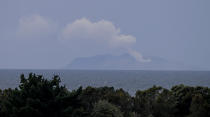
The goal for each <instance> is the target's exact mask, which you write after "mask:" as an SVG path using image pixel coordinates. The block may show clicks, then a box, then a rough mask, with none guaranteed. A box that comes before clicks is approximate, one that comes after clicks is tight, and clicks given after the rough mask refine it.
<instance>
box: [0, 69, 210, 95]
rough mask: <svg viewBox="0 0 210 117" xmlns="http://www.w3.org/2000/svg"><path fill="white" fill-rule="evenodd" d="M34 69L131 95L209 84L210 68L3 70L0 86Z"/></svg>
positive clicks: (69, 82) (11, 85)
mask: <svg viewBox="0 0 210 117" xmlns="http://www.w3.org/2000/svg"><path fill="white" fill-rule="evenodd" d="M30 72H33V73H36V74H39V75H43V76H44V77H45V78H51V77H53V75H59V76H60V77H61V80H62V84H65V85H66V87H67V88H68V89H70V90H72V89H76V88H78V87H79V86H83V87H86V86H94V87H100V86H113V87H115V88H123V89H124V90H126V91H128V92H129V93H130V94H132V95H133V94H134V93H135V91H136V90H138V89H146V88H150V87H152V86H153V85H158V86H162V87H164V88H171V87H172V86H174V85H178V84H185V85H190V86H198V85H199V86H207V87H210V71H141V70H0V88H1V89H5V88H15V87H17V86H18V85H19V80H20V79H19V76H20V74H22V73H23V74H25V75H26V76H27V75H28V73H30Z"/></svg>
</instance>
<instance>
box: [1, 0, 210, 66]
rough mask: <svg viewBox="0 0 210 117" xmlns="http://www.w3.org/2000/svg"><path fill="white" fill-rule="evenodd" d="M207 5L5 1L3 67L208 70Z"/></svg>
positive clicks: (163, 0)
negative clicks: (107, 65)
mask: <svg viewBox="0 0 210 117" xmlns="http://www.w3.org/2000/svg"><path fill="white" fill-rule="evenodd" d="M209 6H210V1H209V0H174V1H168V0H132V1H129V0H124V1H122V0H103V1H99V0H88V1H82V0H77V1H73V0H68V1H63V0H60V1H52V0H44V1H43V0H18V1H12V0H1V1H0V69H64V68H70V66H71V67H72V66H74V67H72V68H76V67H80V68H85V67H87V68H88V65H87V64H92V65H94V66H95V68H96V69H98V68H101V69H105V68H106V67H102V66H104V65H105V64H107V63H108V64H110V65H114V66H109V67H110V68H113V67H116V68H119V69H131V68H130V67H126V66H141V67H137V69H148V68H149V69H158V70H161V69H164V70H210V46H209V44H210V22H209V21H210V7H209ZM124 55H126V56H124ZM101 56H102V58H100V57H101ZM98 57H99V59H98ZM103 57H107V59H103ZM96 58H97V60H96V61H95V59H96ZM81 59H82V60H81ZM115 59H116V60H115ZM93 60H94V62H92V63H91V61H93ZM97 62H98V63H97ZM114 63H116V64H114ZM120 66H124V67H123V68H122V67H120ZM163 66H164V67H163ZM135 69H136V67H135Z"/></svg>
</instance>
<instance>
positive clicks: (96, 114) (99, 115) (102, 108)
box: [92, 100, 123, 117]
mask: <svg viewBox="0 0 210 117" xmlns="http://www.w3.org/2000/svg"><path fill="white" fill-rule="evenodd" d="M92 116H93V117H123V116H122V113H121V112H120V110H119V109H118V108H117V107H116V106H115V105H113V104H111V103H109V102H108V101H105V100H100V101H98V102H97V103H96V104H95V105H94V108H93V112H92Z"/></svg>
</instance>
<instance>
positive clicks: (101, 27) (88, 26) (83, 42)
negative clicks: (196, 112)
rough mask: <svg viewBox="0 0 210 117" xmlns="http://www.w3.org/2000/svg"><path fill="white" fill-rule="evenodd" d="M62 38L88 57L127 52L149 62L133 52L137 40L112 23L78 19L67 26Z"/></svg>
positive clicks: (141, 60) (139, 59)
mask: <svg viewBox="0 0 210 117" xmlns="http://www.w3.org/2000/svg"><path fill="white" fill-rule="evenodd" d="M61 38H62V40H63V41H64V42H65V43H66V44H68V46H69V47H70V48H72V49H73V50H74V51H77V52H81V53H86V55H94V54H104V53H113V52H118V53H119V52H121V53H122V52H125V51H126V52H129V53H130V54H131V55H132V56H134V58H136V59H138V61H140V62H148V61H147V60H145V59H144V58H143V57H142V56H141V54H140V53H138V52H136V51H131V50H132V46H133V45H134V44H135V43H136V38H135V37H134V36H132V35H125V34H121V32H120V29H119V28H116V27H115V26H114V24H113V23H112V22H110V21H106V20H101V21H98V22H91V21H90V20H88V19H86V18H82V19H78V20H76V21H74V22H72V23H69V24H67V25H66V26H65V28H64V29H63V31H62V34H61Z"/></svg>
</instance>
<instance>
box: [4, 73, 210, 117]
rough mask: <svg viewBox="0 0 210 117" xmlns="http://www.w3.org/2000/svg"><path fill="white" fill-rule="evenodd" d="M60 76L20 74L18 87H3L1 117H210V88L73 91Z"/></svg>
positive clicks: (91, 89)
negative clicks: (48, 76)
mask: <svg viewBox="0 0 210 117" xmlns="http://www.w3.org/2000/svg"><path fill="white" fill-rule="evenodd" d="M60 82H61V80H60V78H59V76H54V77H53V78H52V79H45V78H43V76H41V75H35V74H32V73H31V74H29V75H28V77H27V78H26V77H25V76H24V75H21V76H20V85H19V87H18V88H15V89H10V88H9V89H4V90H0V117H46V116H50V117H210V111H209V110H210V89H209V88H208V87H189V86H184V85H177V86H174V87H172V88H171V89H170V90H169V89H164V88H162V87H158V86H153V87H152V88H149V89H147V90H138V91H137V92H136V95H135V96H130V95H129V94H128V92H125V91H124V90H123V89H117V90H115V89H114V88H113V87H99V88H94V87H86V88H85V89H83V88H82V87H79V88H78V89H76V90H73V91H69V90H67V89H66V87H65V86H61V85H60Z"/></svg>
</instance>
